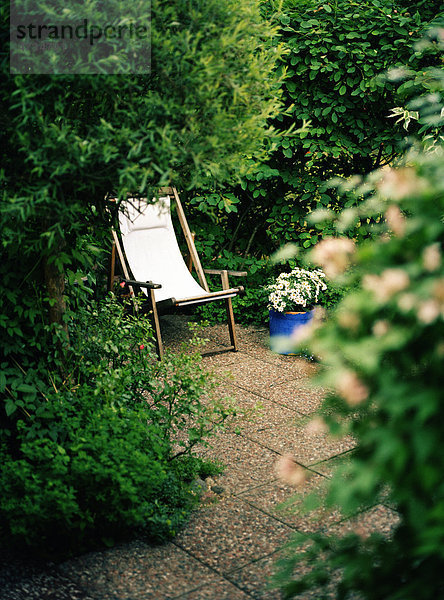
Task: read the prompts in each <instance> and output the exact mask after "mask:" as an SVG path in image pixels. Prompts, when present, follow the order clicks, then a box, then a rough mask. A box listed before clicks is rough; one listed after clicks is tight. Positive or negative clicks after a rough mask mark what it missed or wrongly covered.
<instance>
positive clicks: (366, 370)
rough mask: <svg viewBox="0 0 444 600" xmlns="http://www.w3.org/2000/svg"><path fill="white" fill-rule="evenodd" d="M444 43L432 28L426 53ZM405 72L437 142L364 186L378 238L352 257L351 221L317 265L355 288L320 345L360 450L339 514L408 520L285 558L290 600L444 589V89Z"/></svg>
mask: <svg viewBox="0 0 444 600" xmlns="http://www.w3.org/2000/svg"><path fill="white" fill-rule="evenodd" d="M440 40H441V41H442V32H441V33H439V32H432V33H431V34H430V37H429V40H428V41H427V40H425V41H424V46H423V47H424V48H427V46H428V45H429V44H433V45H437V44H439V43H440ZM441 47H442V43H441ZM404 76H405V77H406V79H405V81H406V82H407V81H411V82H412V86H410V87H411V89H412V90H413V89H415V91H416V93H418V90H420V91H421V95H420V96H419V97H416V98H415V99H414V100H411V101H410V103H409V104H407V105H406V109H407V110H413V109H415V110H417V111H418V115H417V117H418V121H419V123H420V125H421V128H422V129H423V132H424V133H425V134H426V135H425V137H426V138H427V139H425V140H420V141H418V140H416V141H415V140H411V147H410V149H409V151H408V152H407V154H406V155H405V157H404V158H403V161H402V162H401V163H399V164H398V165H397V166H396V167H392V168H390V169H383V170H380V171H377V172H375V173H374V174H373V175H372V176H371V177H370V178H368V179H366V180H363V181H362V182H361V185H360V186H359V187H358V188H357V189H356V190H355V193H356V194H357V195H358V196H361V197H364V198H365V200H364V202H363V203H362V204H361V205H360V207H359V211H360V215H361V216H364V215H367V216H376V215H377V214H382V215H384V218H383V219H382V220H381V221H380V223H379V224H375V225H374V227H375V233H376V234H377V235H376V237H375V238H374V239H373V240H370V241H367V242H365V243H362V244H361V245H356V246H355V249H354V250H353V251H350V252H347V253H344V245H343V241H344V239H346V238H343V239H342V238H340V237H339V236H340V233H341V232H342V231H343V226H344V223H341V219H340V218H339V222H338V223H337V226H338V229H337V232H336V235H337V236H338V238H337V239H330V240H324V241H323V242H321V243H320V244H319V245H318V246H317V247H315V249H314V252H313V254H312V260H314V261H315V262H316V263H317V264H318V265H320V266H321V267H323V268H324V269H325V270H326V271H327V272H328V271H330V273H331V276H332V277H333V279H334V280H336V281H344V280H346V281H348V283H349V284H353V285H354V286H355V289H354V290H353V291H352V292H350V293H349V294H347V295H346V297H345V298H344V299H343V300H342V301H341V302H340V303H339V304H338V306H337V307H336V309H335V310H334V311H333V313H332V314H331V315H330V318H329V319H328V320H327V321H326V322H325V323H324V324H322V325H320V326H319V325H318V326H317V327H316V326H315V327H314V330H313V332H312V335H311V341H309V342H308V346H309V348H310V350H311V352H313V353H314V354H315V355H316V356H317V357H318V358H319V359H320V360H321V369H320V374H319V379H318V382H319V383H321V385H323V386H325V388H326V389H328V390H329V394H328V396H327V399H326V401H325V403H324V406H323V410H322V411H321V415H322V419H323V421H324V425H322V426H326V427H327V428H329V429H330V431H331V432H332V433H333V434H338V433H339V434H343V433H350V434H352V435H353V436H354V437H355V439H356V441H357V448H356V450H355V451H354V453H353V454H352V455H351V458H350V460H349V461H348V462H347V464H344V465H343V466H342V467H340V468H339V469H337V470H336V471H335V473H334V475H333V479H332V481H331V485H330V486H329V492H328V496H327V505H329V506H336V507H339V508H340V509H341V510H342V512H343V513H344V514H345V515H346V516H350V515H356V514H359V513H360V512H361V511H363V510H365V509H367V508H368V507H372V506H374V505H377V504H379V503H383V504H384V505H386V506H387V507H389V508H390V509H391V510H393V511H396V514H397V516H398V518H397V523H396V524H394V526H393V530H392V531H391V533H390V534H386V535H383V534H381V533H379V534H378V533H376V532H373V531H371V530H366V529H363V528H362V527H359V519H358V523H357V525H356V526H355V527H354V528H352V531H351V533H347V530H346V528H345V533H344V534H343V535H342V536H341V535H339V534H336V535H334V534H333V533H332V531H330V532H329V531H328V530H327V531H326V532H324V533H322V534H319V535H315V536H310V537H311V542H310V543H311V546H310V544H309V547H305V548H302V547H301V548H299V551H298V550H296V549H295V548H293V549H292V550H291V551H290V553H289V555H288V556H287V560H284V561H283V562H282V565H281V567H282V570H281V573H280V583H281V585H282V586H283V590H284V596H285V597H287V598H293V597H297V595H298V594H299V593H301V592H303V591H304V590H307V589H312V588H317V590H318V591H317V593H318V594H319V595H320V596H321V597H322V591H319V589H318V586H321V587H322V585H325V584H326V583H328V582H331V581H334V578H333V576H334V575H335V576H336V575H337V576H338V577H337V579H336V581H338V582H339V583H338V585H337V590H336V597H337V598H340V599H345V598H349V597H352V596H353V594H356V593H358V596H359V597H363V598H367V599H372V600H376V599H380V598H384V600H395V599H397V600H401V599H402V600H422V599H423V600H426V599H428V598H432V597H440V596H441V595H442V594H443V591H444V587H443V578H442V572H443V568H444V554H443V547H444V546H443V542H444V486H443V480H442V472H443V468H444V463H443V456H444V453H443V447H442V440H443V438H442V422H443V403H442V360H443V356H444V348H443V334H444V324H443V321H444V295H443V290H444V287H443V286H444V261H443V249H444V248H443V240H444V187H443V182H444V147H443V145H442V123H443V110H442V107H443V104H444V103H443V90H444V85H443V84H444V81H443V74H442V69H435V68H430V69H428V70H427V71H423V72H421V73H418V74H415V73H410V74H409V75H407V74H404ZM431 138H432V139H433V141H434V143H430V142H431ZM346 241H347V243H348V242H349V240H346ZM304 345H307V339H306V340H305V341H304ZM317 426H320V423H319V421H317ZM303 564H305V565H306V566H307V567H308V569H307V571H306V573H305V575H304V576H302V577H298V575H297V571H298V570H299V572H301V571H300V569H301V565H303ZM278 579H279V577H278ZM350 594H351V595H352V596H350Z"/></svg>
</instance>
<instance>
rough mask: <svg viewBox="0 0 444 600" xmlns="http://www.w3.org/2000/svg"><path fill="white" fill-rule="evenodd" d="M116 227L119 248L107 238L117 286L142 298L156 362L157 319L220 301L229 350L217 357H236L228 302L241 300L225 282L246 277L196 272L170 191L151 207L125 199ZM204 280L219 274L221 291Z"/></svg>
mask: <svg viewBox="0 0 444 600" xmlns="http://www.w3.org/2000/svg"><path fill="white" fill-rule="evenodd" d="M172 201H174V202H175V204H176V210H177V215H178V218H179V222H180V225H181V227H182V230H183V233H184V236H185V240H186V242H187V246H188V251H189V256H190V263H192V266H194V268H195V270H196V273H197V277H198V279H199V282H197V281H196V280H195V279H194V277H193V276H192V274H191V270H190V269H189V268H188V267H187V264H186V262H185V259H184V257H183V256H182V252H181V250H180V248H179V244H178V241H177V238H176V233H175V230H174V226H173V222H172V218H171V202H172ZM119 224H120V238H121V241H122V244H121V243H120V240H119V236H118V235H117V233H116V232H115V231H113V237H114V244H115V248H116V249H117V253H118V257H119V260H120V263H121V266H122V271H123V274H124V276H125V277H124V278H122V280H123V281H124V282H126V283H127V284H128V286H129V287H130V292H131V293H132V294H134V290H137V291H139V290H141V291H143V292H144V293H145V295H146V296H147V299H148V304H149V308H150V310H151V311H152V321H153V328H154V334H155V339H156V347H157V353H158V355H159V357H160V358H161V357H162V356H163V344H162V335H161V330H160V324H159V314H161V313H163V312H168V311H170V310H171V309H178V308H181V307H185V306H192V305H198V304H203V303H206V302H212V301H215V300H224V301H225V305H226V311H227V321H228V331H229V334H230V341H231V346H229V347H228V348H225V349H224V350H223V351H228V350H232V351H234V352H236V351H237V349H238V345H237V338H236V330H235V322H234V313H233V306H232V302H231V299H232V298H233V297H234V296H237V295H238V294H242V293H243V292H244V288H243V287H242V286H238V287H230V285H229V280H228V278H229V275H233V276H245V275H247V273H246V272H243V271H228V270H223V269H206V270H204V269H203V268H202V266H201V263H200V260H199V256H198V254H197V251H196V247H195V245H194V237H193V235H192V233H191V231H190V228H189V226H188V223H187V220H186V218H185V213H184V211H183V207H182V203H181V201H180V198H179V195H178V193H177V190H176V188H162V189H161V190H160V192H159V198H158V199H157V200H156V201H155V202H154V203H148V202H147V201H146V200H140V199H131V198H129V199H128V201H127V202H126V204H125V207H124V212H120V214H119ZM122 246H123V247H122ZM114 260H115V259H112V267H111V268H112V276H111V280H113V279H114V277H113V273H114ZM205 274H209V275H215V274H219V275H220V276H221V282H222V289H221V290H219V291H216V292H210V290H209V287H208V283H207V280H206V277H205Z"/></svg>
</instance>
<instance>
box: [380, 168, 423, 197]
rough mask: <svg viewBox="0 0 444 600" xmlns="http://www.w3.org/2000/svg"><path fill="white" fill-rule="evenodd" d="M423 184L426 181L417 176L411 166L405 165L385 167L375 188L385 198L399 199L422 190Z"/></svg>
mask: <svg viewBox="0 0 444 600" xmlns="http://www.w3.org/2000/svg"><path fill="white" fill-rule="evenodd" d="M425 186H426V182H425V181H424V180H423V179H421V178H420V177H418V176H417V174H416V171H415V170H414V169H413V168H411V167H405V168H402V169H391V168H389V169H385V170H384V171H383V173H382V179H381V181H380V182H379V184H378V185H377V188H378V190H379V192H380V193H381V194H382V195H383V196H385V197H386V198H393V199H394V200H401V199H402V198H406V197H409V196H413V195H415V194H418V193H420V192H422V191H423V190H424V188H425Z"/></svg>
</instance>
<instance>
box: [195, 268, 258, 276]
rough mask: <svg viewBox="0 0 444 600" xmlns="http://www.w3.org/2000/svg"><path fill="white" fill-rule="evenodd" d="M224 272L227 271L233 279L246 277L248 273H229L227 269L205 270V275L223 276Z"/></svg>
mask: <svg viewBox="0 0 444 600" xmlns="http://www.w3.org/2000/svg"><path fill="white" fill-rule="evenodd" d="M223 271H227V273H228V275H230V276H232V277H246V276H247V275H248V273H247V271H228V270H227V269H204V273H206V274H207V275H222V272H223Z"/></svg>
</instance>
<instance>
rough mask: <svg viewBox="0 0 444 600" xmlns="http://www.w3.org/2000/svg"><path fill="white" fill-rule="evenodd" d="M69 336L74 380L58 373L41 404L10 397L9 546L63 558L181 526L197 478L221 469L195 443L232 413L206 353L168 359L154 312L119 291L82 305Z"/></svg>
mask: <svg viewBox="0 0 444 600" xmlns="http://www.w3.org/2000/svg"><path fill="white" fill-rule="evenodd" d="M70 339H71V349H70V356H69V359H68V360H67V363H66V367H67V371H66V375H65V380H64V381H61V380H60V379H58V378H57V377H56V376H55V374H51V373H49V381H50V382H51V383H50V385H48V383H49V382H48V381H47V382H45V381H43V380H42V381H40V384H39V389H38V390H37V393H36V394H35V396H33V399H32V401H29V402H27V403H26V404H24V403H23V398H21V399H20V400H18V401H17V402H16V403H15V404H14V402H13V401H12V400H10V404H9V415H8V419H7V426H4V427H3V429H2V430H1V431H0V455H1V456H0V459H1V462H2V471H1V474H0V532H1V536H0V539H1V540H3V542H2V543H5V544H7V545H8V547H16V548H23V547H28V548H30V549H32V550H36V549H38V550H39V553H46V554H48V555H54V554H57V555H59V554H70V553H73V552H78V551H80V550H85V549H87V548H90V547H94V546H96V545H98V544H103V543H106V544H109V543H112V542H113V541H115V540H117V539H121V538H123V537H127V536H130V535H134V533H135V532H137V533H139V534H143V535H144V536H146V537H147V538H148V539H151V540H162V539H165V538H167V537H171V536H173V535H175V533H177V531H178V530H179V528H180V526H181V525H182V524H183V523H184V522H185V520H186V518H187V516H188V514H189V511H190V509H191V508H192V507H193V506H194V505H195V503H196V501H197V499H198V496H197V495H196V493H195V491H194V488H193V486H192V482H193V480H194V479H195V478H196V477H197V476H199V475H203V474H205V473H208V472H210V471H211V470H212V469H214V468H215V467H213V466H211V465H207V464H206V463H205V462H203V461H202V460H200V459H197V458H195V457H194V456H193V454H192V448H193V446H194V445H195V444H196V443H198V442H204V441H205V439H206V438H207V437H208V435H210V434H211V432H212V431H213V430H214V429H215V427H217V424H222V423H223V421H224V420H225V418H226V416H227V415H228V410H227V408H226V407H225V406H223V403H222V402H221V401H218V403H217V404H216V403H214V404H213V405H212V404H211V400H208V399H207V400H206V402H205V405H204V404H203V402H202V400H201V398H202V396H203V395H204V394H207V395H210V396H211V388H212V385H213V383H212V380H211V378H210V376H209V375H208V374H207V373H206V371H205V370H204V369H203V366H202V364H201V363H200V357H199V356H198V355H197V354H196V353H191V354H190V353H188V354H183V353H180V352H178V353H176V354H170V355H168V354H167V356H166V358H165V360H163V361H162V362H158V361H157V360H156V358H155V356H154V353H153V342H152V335H151V331H150V326H149V321H148V319H147V317H144V316H142V315H140V316H137V317H133V316H132V315H131V314H129V313H128V312H127V309H126V307H125V306H124V305H121V304H119V303H118V302H117V301H116V300H115V299H114V298H113V297H111V298H110V299H108V300H106V301H102V302H99V303H93V304H91V305H87V306H85V307H83V308H79V310H78V319H77V320H76V321H73V322H72V323H71V331H70ZM68 367H69V369H68ZM33 380H34V381H35V377H34V378H33Z"/></svg>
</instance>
